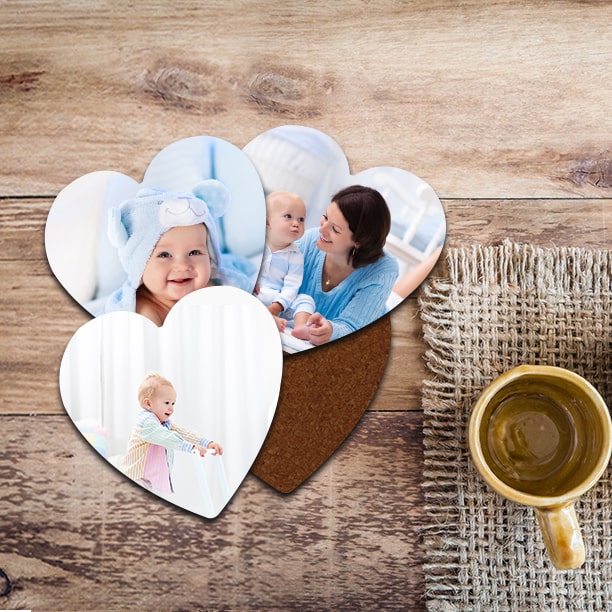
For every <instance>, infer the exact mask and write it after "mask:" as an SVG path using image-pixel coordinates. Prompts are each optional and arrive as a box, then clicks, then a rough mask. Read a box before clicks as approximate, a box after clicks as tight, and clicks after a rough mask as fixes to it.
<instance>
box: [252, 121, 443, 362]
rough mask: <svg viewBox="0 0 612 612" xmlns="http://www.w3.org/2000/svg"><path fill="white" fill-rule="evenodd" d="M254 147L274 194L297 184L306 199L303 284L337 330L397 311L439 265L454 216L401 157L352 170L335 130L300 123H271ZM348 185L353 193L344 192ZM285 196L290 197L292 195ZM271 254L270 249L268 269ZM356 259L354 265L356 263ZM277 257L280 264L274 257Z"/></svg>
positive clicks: (289, 339)
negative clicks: (399, 164) (399, 162)
mask: <svg viewBox="0 0 612 612" xmlns="http://www.w3.org/2000/svg"><path fill="white" fill-rule="evenodd" d="M244 151H245V153H247V155H248V156H249V157H250V158H251V160H252V161H253V163H254V165H255V167H256V168H257V171H258V172H259V176H260V177H261V181H262V184H263V187H264V191H265V193H266V194H270V193H271V192H290V193H292V194H296V195H298V196H299V197H300V198H301V200H302V201H303V203H304V204H305V205H306V206H305V208H306V218H305V224H304V230H303V231H304V236H303V238H301V240H300V241H299V243H300V248H301V250H302V252H303V255H304V281H303V282H302V285H301V289H300V291H301V292H302V293H307V294H308V295H310V296H311V297H312V298H313V300H314V306H312V305H311V306H309V308H311V309H314V310H315V312H317V313H320V315H322V316H323V317H325V319H327V320H328V321H331V323H332V325H333V335H332V336H331V339H332V340H335V339H338V338H339V337H342V336H344V335H347V334H349V333H352V332H354V331H358V330H359V329H361V328H362V327H364V326H366V325H368V324H370V323H372V322H373V321H375V320H376V319H378V318H380V317H382V316H383V315H384V314H386V313H387V312H389V311H390V310H391V309H392V308H394V307H395V306H397V305H398V304H399V303H400V302H401V301H402V300H403V299H404V298H406V297H407V296H408V295H409V294H410V293H412V292H413V291H414V290H415V289H416V288H417V287H418V286H419V285H420V284H421V282H422V281H423V280H424V279H425V278H426V276H427V275H428V274H429V272H430V271H431V269H432V268H433V266H434V265H435V263H436V261H437V259H438V257H439V256H440V252H441V249H442V245H443V243H444V239H445V236H446V218H445V214H444V209H443V208H442V204H441V203H440V200H439V198H438V196H437V195H436V193H435V191H434V190H433V189H432V188H431V186H430V185H428V184H427V183H426V182H425V181H424V180H422V179H421V178H419V177H417V176H415V175H414V174H412V173H410V172H408V171H406V170H402V169H399V168H394V167H375V168H371V169H369V170H366V171H364V172H360V173H358V174H351V173H350V170H349V165H348V161H347V159H346V156H345V154H344V152H343V150H342V148H341V147H340V146H339V145H338V144H337V143H336V142H335V141H334V140H332V139H331V138H330V137H329V136H327V135H326V134H324V133H323V132H319V131H318V130H315V129H312V128H308V127H304V126H298V125H286V126H280V127H276V128H273V129H271V130H269V131H267V132H264V133H263V134H260V135H259V136H256V137H255V138H254V139H253V140H252V141H251V142H249V143H248V144H247V145H246V146H245V147H244ZM346 188H350V189H349V191H350V193H347V192H346V191H344V194H343V193H342V192H341V190H345V189H346ZM372 189H373V190H375V191H377V192H378V194H380V195H382V196H383V198H382V201H381V199H380V198H379V197H375V196H373V195H372V191H371V190H372ZM277 197H278V198H279V199H281V200H282V199H283V198H284V200H285V201H287V196H286V195H282V194H280V195H279V196H277ZM334 199H337V200H338V203H336V202H335V201H334ZM285 208H287V205H285ZM389 216H390V218H391V220H390V226H389V224H388V222H387V219H388V217H389ZM347 234H348V236H349V237H348V238H347ZM382 247H384V251H382V250H381V249H382ZM383 253H384V254H383ZM265 262H266V259H265V258H264V267H262V270H265V265H266V264H265ZM347 263H348V264H349V266H350V267H352V270H349V271H346V266H347ZM269 265H271V266H272V268H274V263H272V264H269ZM343 266H344V268H345V271H344V273H343ZM334 276H335V278H334ZM259 284H260V285H261V284H262V282H261V276H260V279H259ZM298 302H299V300H298ZM295 320H296V321H297V319H295ZM309 323H311V321H309ZM303 335H304V337H307V336H308V335H309V334H308V332H307V331H306V332H304V334H303ZM283 345H284V347H285V350H286V351H287V352H296V351H300V350H303V349H305V348H311V347H312V345H311V344H309V343H308V342H303V341H302V340H298V339H296V338H294V337H293V336H292V335H291V334H289V333H287V332H284V333H283Z"/></svg>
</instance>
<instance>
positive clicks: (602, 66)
mask: <svg viewBox="0 0 612 612" xmlns="http://www.w3.org/2000/svg"><path fill="white" fill-rule="evenodd" d="M0 23H2V24H3V26H2V28H3V32H4V33H5V34H4V35H3V36H2V37H0V56H1V57H3V58H6V59H3V62H2V65H1V66H0V117H2V126H3V127H2V129H1V130H0V150H1V151H2V157H3V163H2V164H0V194H4V195H51V194H54V193H57V192H58V191H59V189H61V188H62V187H64V186H65V185H66V184H68V183H69V182H71V181H72V180H74V179H75V178H77V177H79V176H81V175H83V174H85V173H87V172H91V171H94V170H105V169H111V170H117V171H121V172H124V173H125V174H127V175H129V176H131V177H132V178H135V179H136V180H139V179H140V178H141V177H142V175H143V173H144V171H145V168H146V166H147V164H148V163H149V162H150V160H151V159H152V157H153V155H154V154H155V153H157V152H158V151H159V150H160V149H161V148H162V147H164V146H166V145H168V144H170V143H171V142H174V141H175V140H177V139H180V138H184V137H188V136H194V135H198V134H212V135H215V136H218V137H221V138H225V139H227V140H229V141H230V142H233V143H234V144H236V145H237V146H239V147H242V146H244V145H245V144H246V143H247V142H249V141H250V140H251V139H252V138H254V137H255V136H256V135H258V134H259V133H261V132H263V131H265V130H267V129H270V128H272V127H275V126H277V125H281V124H286V123H301V124H305V125H309V126H312V127H315V128H317V129H320V130H322V131H324V132H327V133H328V134H329V135H330V136H332V137H333V138H334V139H335V140H336V141H337V142H338V143H339V144H340V145H341V146H342V147H343V148H344V150H345V152H346V154H347V156H348V159H349V161H350V164H351V167H352V169H353V171H354V172H358V171H361V170H364V169H366V168H369V167H372V166H379V165H390V166H397V167H401V168H405V169H407V170H409V171H411V172H414V173H415V174H417V175H419V176H421V177H422V178H424V179H425V180H427V181H428V182H429V183H430V184H431V185H432V186H433V187H434V188H435V189H436V190H437V192H438V193H439V194H440V195H441V196H442V197H445V198H451V197H452V198H460V197H461V198H463V197H472V198H476V197H478V198H506V197H529V198H533V197H542V198H543V197H606V196H608V195H609V194H610V192H611V189H612V151H611V150H610V142H609V135H610V128H611V127H612V117H611V116H610V113H609V99H608V98H609V93H608V88H607V87H605V86H602V84H603V83H607V82H609V81H610V76H612V75H611V72H610V71H611V66H612V61H611V60H612V29H611V28H612V26H611V25H610V24H612V4H611V3H609V2H582V1H580V0H568V1H566V2H562V3H520V4H518V3H516V2H513V1H512V0H504V1H500V2H495V3H494V4H490V5H489V4H483V3H482V2H481V1H480V0H469V1H466V2H461V3H459V4H457V3H453V2H446V1H443V0H438V1H434V2H428V3H397V2H394V1H392V0H387V1H386V2H379V3H376V4H375V5H369V4H364V3H362V2H358V1H357V0H349V1H347V2H343V3H328V2H324V1H323V0H318V1H315V2H310V3H309V4H308V8H307V9H306V8H305V7H304V6H303V4H302V3H299V2H297V1H295V0H293V1H290V2H284V3H282V4H279V3H277V2H272V0H264V1H262V2H257V3H240V4H239V5H237V4H236V3H224V2H220V1H216V2H207V3H205V4H202V3H196V2H194V1H193V0H177V1H176V2H173V4H172V9H171V10H169V9H168V8H167V7H166V5H165V4H163V3H154V4H152V5H150V6H149V5H147V9H146V10H142V9H141V7H139V6H138V5H134V6H131V7H130V6H126V5H125V3H122V2H117V1H116V0H115V1H109V2H105V3H96V4H93V5H92V4H90V3H79V2H73V3H62V5H61V6H59V7H58V5H57V3H54V2H49V1H37V2H19V3H18V4H15V3H9V2H5V3H2V4H0Z"/></svg>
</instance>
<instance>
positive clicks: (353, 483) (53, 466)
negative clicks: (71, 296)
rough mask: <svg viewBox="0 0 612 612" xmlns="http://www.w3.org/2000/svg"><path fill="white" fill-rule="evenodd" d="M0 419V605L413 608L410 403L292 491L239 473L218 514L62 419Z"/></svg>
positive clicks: (416, 581)
mask: <svg viewBox="0 0 612 612" xmlns="http://www.w3.org/2000/svg"><path fill="white" fill-rule="evenodd" d="M1 421H2V428H3V437H4V439H5V444H4V447H3V452H2V454H1V455H0V481H1V482H2V483H3V484H2V493H3V494H2V501H1V502H0V506H1V509H2V511H1V512H0V533H2V546H1V547H0V568H1V569H2V570H3V571H4V572H5V573H6V574H7V576H8V577H9V579H10V582H11V586H12V591H11V593H10V594H9V595H8V597H0V605H2V606H3V607H5V608H13V609H46V610H48V609H54V610H86V609H89V610H92V609H105V610H110V609H124V610H125V609H147V610H187V609H188V610H195V609H204V608H206V609H233V610H236V609H240V610H244V609H251V610H252V609H268V610H269V609H280V610H287V609H302V610H303V609H404V610H421V609H423V604H422V602H421V601H420V598H421V593H422V590H423V584H422V575H421V569H420V564H421V562H422V553H421V552H420V550H419V545H420V538H419V531H420V528H421V527H422V519H423V516H422V513H421V512H420V511H419V509H420V508H422V504H421V493H420V484H419V481H420V469H419V466H420V465H421V462H422V449H421V434H420V428H421V415H420V414H417V413H396V414H393V415H390V414H384V415H383V414H378V415H366V416H365V417H364V419H363V420H362V421H361V423H360V424H359V426H358V427H357V429H356V430H355V431H354V433H353V435H352V436H351V437H350V438H349V440H348V441H347V442H346V443H345V444H344V445H343V446H342V447H341V448H340V449H339V450H338V451H337V452H336V454H335V455H334V456H333V457H332V458H331V459H330V460H329V461H328V462H327V463H326V464H325V465H324V466H323V467H322V468H321V469H320V470H319V471H318V472H317V473H316V474H315V475H314V476H313V477H312V478H311V479H310V480H309V481H307V482H306V483H305V484H304V485H303V486H302V487H300V488H299V489H297V490H296V491H295V492H294V493H293V494H291V495H287V496H283V495H281V494H279V493H277V492H276V491H274V490H273V489H271V488H269V487H268V486H267V485H265V484H263V483H262V482H261V481H260V480H258V479H257V478H255V477H254V476H252V475H249V476H247V478H246V480H245V481H244V483H243V484H242V486H241V487H240V488H239V489H238V492H237V493H236V495H235V496H234V498H233V499H232V501H231V502H230V504H229V506H228V507H226V508H225V510H224V511H223V512H222V513H221V514H220V515H219V516H218V517H217V518H216V519H214V520H207V519H203V518H202V517H199V516H197V515H193V514H190V513H188V512H186V511H183V510H180V509H176V508H174V507H172V506H171V505H169V504H167V503H165V502H162V501H160V500H158V499H154V498H152V497H151V496H150V495H149V494H148V493H147V492H146V491H144V490H143V489H141V488H140V487H138V486H136V485H134V484H133V483H131V482H130V481H128V480H127V479H125V478H124V477H123V476H121V475H120V474H119V473H118V472H116V471H115V470H113V469H111V468H109V467H108V466H107V465H106V464H105V462H104V461H103V459H101V458H100V457H99V456H98V455H97V453H95V451H93V450H92V449H91V447H89V446H88V444H87V443H86V442H84V441H83V439H82V438H81V437H80V435H79V434H78V433H77V431H76V430H75V428H74V427H72V425H71V424H70V422H69V420H68V418H67V417H61V416H45V417H43V416H36V417H34V416H33V417H6V416H5V417H2V418H1ZM0 588H1V587H0Z"/></svg>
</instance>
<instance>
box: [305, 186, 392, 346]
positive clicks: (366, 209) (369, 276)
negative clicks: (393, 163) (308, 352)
mask: <svg viewBox="0 0 612 612" xmlns="http://www.w3.org/2000/svg"><path fill="white" fill-rule="evenodd" d="M390 229H391V214H390V212H389V208H388V206H387V203H386V202H385V199H384V198H383V197H382V195H381V194H380V193H379V192H378V191H376V190H375V189H372V188H370V187H364V186H362V185H353V186H351V187H346V188H345V189H342V190H341V191H339V192H338V193H337V194H336V195H335V196H334V197H333V198H332V201H331V203H330V205H329V206H328V207H327V210H326V211H325V213H324V214H323V216H322V218H321V223H320V226H319V227H318V228H312V229H310V230H308V231H307V232H306V233H305V234H304V236H303V237H302V238H301V240H299V241H298V244H299V246H300V249H301V251H302V253H303V254H304V280H303V281H302V286H301V289H300V293H301V294H306V296H310V297H311V298H312V299H313V300H314V303H315V305H316V312H314V313H312V314H310V313H308V315H305V314H304V308H306V307H305V306H304V304H307V303H308V299H305V300H304V302H302V301H301V300H300V296H298V298H297V300H296V302H295V303H294V307H293V310H294V313H295V315H296V317H295V318H296V320H295V329H294V331H293V335H295V336H297V337H298V338H302V339H304V340H309V341H310V342H311V343H312V344H315V345H320V344H325V343H326V342H329V341H330V340H336V339H337V338H341V337H342V336H345V335H347V334H350V333H351V332H354V331H356V330H358V329H361V328H362V327H364V326H365V325H368V324H369V323H372V322H373V321H375V320H376V319H378V318H379V317H381V316H382V315H383V314H385V312H386V307H385V303H386V301H387V298H388V297H389V294H390V293H391V289H392V287H393V284H394V283H395V281H396V279H397V277H398V266H397V262H396V260H395V259H393V258H392V257H390V256H389V255H387V254H386V253H385V252H384V251H383V247H384V245H385V241H386V239H387V235H388V233H389V230H390ZM305 320H306V322H305Z"/></svg>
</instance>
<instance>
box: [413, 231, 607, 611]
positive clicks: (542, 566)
mask: <svg viewBox="0 0 612 612" xmlns="http://www.w3.org/2000/svg"><path fill="white" fill-rule="evenodd" d="M447 264H448V278H432V279H430V280H429V281H428V282H427V283H426V284H425V285H424V287H423V291H422V293H421V297H420V313H421V317H422V320H423V324H424V336H425V340H426V342H427V344H428V346H429V348H428V350H427V353H426V361H427V365H428V368H429V370H430V373H431V376H430V377H429V379H428V380H427V381H425V384H424V391H423V408H424V445H425V446H424V450H425V471H424V496H425V502H426V510H427V514H428V518H429V525H428V526H427V528H426V529H425V531H424V542H425V547H426V553H427V563H426V564H425V566H424V572H425V597H426V603H427V608H428V610H432V611H456V610H466V611H468V610H469V611H470V612H471V611H478V610H486V611H487V612H490V611H497V610H499V611H502V610H516V611H521V612H523V611H526V610H534V611H535V610H537V611H538V612H542V611H544V610H597V611H601V610H612V482H611V479H612V470H611V469H610V468H609V469H608V471H607V473H606V474H605V475H604V478H602V480H601V481H600V482H599V484H598V485H597V486H596V487H595V488H594V489H592V490H591V492H590V493H588V494H587V495H585V496H584V497H583V498H582V499H581V501H580V502H579V503H578V504H577V507H576V510H577V513H578V518H579V520H580V522H581V525H582V533H583V537H584V540H585V546H586V554H587V560H586V563H585V564H584V565H583V566H582V567H581V568H580V569H578V570H573V571H567V572H561V571H557V570H555V569H554V567H553V566H552V564H551V562H550V561H549V559H548V557H547V554H546V551H545V549H544V544H543V541H542V537H541V535H540V532H539V529H538V527H537V523H536V519H535V517H534V515H533V511H532V510H531V509H530V508H523V507H521V506H518V505H516V504H513V503H511V502H507V501H505V500H504V499H502V498H501V497H499V496H498V495H497V494H495V493H493V492H492V491H491V490H490V489H488V488H487V486H486V485H485V484H484V483H483V482H482V481H481V480H480V478H479V477H478V475H477V473H476V472H475V469H474V467H473V465H472V463H471V460H470V459H469V457H468V451H467V446H466V425H467V416H468V414H469V411H470V408H471V406H472V405H473V403H474V401H475V400H476V398H477V397H478V395H479V394H480V392H481V391H482V389H483V388H484V387H485V386H486V385H487V384H488V383H489V382H491V381H492V380H493V379H494V378H495V377H496V376H498V375H499V374H501V373H502V372H505V371H506V370H509V369H510V368H512V367H514V366H517V365H520V364H548V365H554V366H559V367H564V368H568V369H570V370H573V371H575V372H577V373H578V374H580V375H581V376H583V377H585V378H586V379H587V380H589V381H590V382H591V383H592V384H593V385H594V386H595V387H596V388H597V390H598V391H599V392H600V393H601V395H602V396H603V398H604V399H605V400H606V403H607V404H608V406H611V407H612V321H611V315H610V310H611V309H612V297H611V294H612V290H611V277H612V251H608V250H606V251H602V250H587V249H577V248H551V249H542V248H534V247H530V246H521V245H516V244H512V243H510V242H508V241H506V242H504V243H503V244H501V245H500V246H496V247H486V248H484V247H474V248H471V249H449V251H448V255H447Z"/></svg>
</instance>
